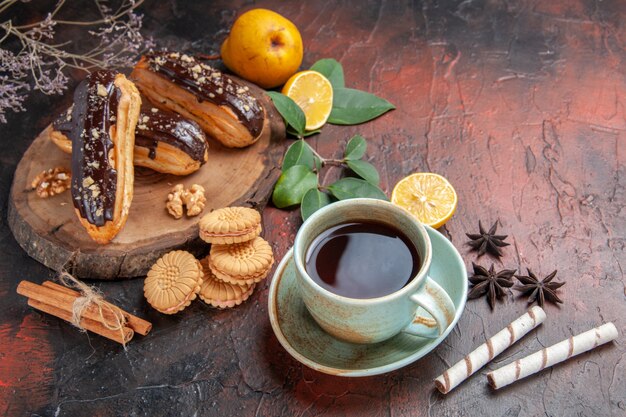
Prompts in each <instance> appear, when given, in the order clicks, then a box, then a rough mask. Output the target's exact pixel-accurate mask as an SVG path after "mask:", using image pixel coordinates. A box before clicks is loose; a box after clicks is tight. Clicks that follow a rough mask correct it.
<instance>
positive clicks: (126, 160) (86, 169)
mask: <svg viewBox="0 0 626 417" xmlns="http://www.w3.org/2000/svg"><path fill="white" fill-rule="evenodd" d="M140 107H141V98H140V96H139V92H138V91H137V89H136V88H135V85H134V84H133V83H132V82H130V81H129V80H128V79H126V77H125V76H124V75H123V74H118V73H115V72H112V71H96V72H93V73H91V74H89V75H88V76H87V78H86V79H85V80H83V81H82V82H81V83H80V84H79V85H78V87H77V88H76V90H75V91H74V106H73V107H72V109H71V114H70V115H69V119H70V120H68V122H69V123H70V125H69V130H68V135H67V136H68V137H69V138H70V139H71V140H72V188H71V190H72V200H73V203H74V208H75V209H76V214H77V215H78V219H79V220H80V222H81V224H82V225H83V226H84V227H85V229H86V230H87V233H89V236H91V238H92V239H93V240H95V241H96V242H98V243H100V244H105V243H108V242H109V241H111V239H113V238H114V237H115V235H117V233H118V232H119V231H120V229H121V228H122V227H123V226H124V224H125V223H126V219H127V217H128V211H129V209H130V204H131V201H132V198H133V180H134V168H133V147H134V143H135V126H136V125H137V119H138V117H139V109H140Z"/></svg>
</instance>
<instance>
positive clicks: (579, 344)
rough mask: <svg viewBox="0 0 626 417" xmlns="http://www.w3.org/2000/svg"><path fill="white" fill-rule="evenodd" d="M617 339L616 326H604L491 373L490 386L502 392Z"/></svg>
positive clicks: (488, 375) (488, 376)
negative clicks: (507, 387) (540, 372)
mask: <svg viewBox="0 0 626 417" xmlns="http://www.w3.org/2000/svg"><path fill="white" fill-rule="evenodd" d="M615 339H617V328H616V327H615V325H614V324H613V323H606V324H603V325H602V326H600V327H596V328H595V329H591V330H589V331H586V332H584V333H580V334H578V335H576V336H572V337H570V338H569V339H565V340H563V341H561V342H559V343H557V344H555V345H552V346H550V347H547V348H544V349H541V350H540V351H538V352H535V353H533V354H532V355H529V356H526V357H525V358H522V359H518V360H516V361H515V362H513V363H510V364H508V365H506V366H503V367H502V368H500V369H496V370H495V371H493V372H489V373H488V374H487V379H488V381H489V385H491V387H492V388H494V389H500V388H502V387H505V386H507V385H509V384H511V383H513V382H515V381H517V380H520V379H522V378H526V377H527V376H529V375H532V374H534V373H537V372H539V371H541V370H542V369H545V368H547V367H549V366H552V365H556V364H557V363H560V362H563V361H565V360H567V359H569V358H571V357H572V356H576V355H579V354H581V353H583V352H586V351H588V350H591V349H593V348H595V347H598V346H600V345H603V344H605V343H608V342H610V341H612V340H615Z"/></svg>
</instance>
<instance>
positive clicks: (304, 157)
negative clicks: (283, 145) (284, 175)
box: [282, 139, 315, 172]
mask: <svg viewBox="0 0 626 417" xmlns="http://www.w3.org/2000/svg"><path fill="white" fill-rule="evenodd" d="M294 165H304V166H307V167H309V168H311V169H313V168H314V166H315V165H314V160H313V151H312V150H311V147H310V146H309V145H308V144H307V143H306V142H305V141H304V140H302V139H300V140H297V141H296V142H294V143H293V144H292V145H291V146H289V148H288V149H287V152H285V156H284V157H283V167H282V171H283V172H285V171H287V170H288V169H289V168H291V167H292V166H294Z"/></svg>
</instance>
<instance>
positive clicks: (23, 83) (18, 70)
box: [0, 0, 154, 123]
mask: <svg viewBox="0 0 626 417" xmlns="http://www.w3.org/2000/svg"><path fill="white" fill-rule="evenodd" d="M94 1H95V6H96V8H97V10H98V13H99V15H100V19H96V20H88V21H71V20H62V19H58V18H57V16H58V15H59V13H60V12H61V10H62V8H63V6H64V5H65V2H66V0H59V1H58V2H57V5H56V6H55V8H54V10H52V11H51V12H50V13H48V15H47V16H46V18H45V19H43V20H41V21H39V22H35V23H31V24H27V25H15V24H14V23H13V21H12V20H10V19H9V20H4V21H3V20H2V18H1V17H2V14H3V13H4V12H6V11H7V10H9V9H10V8H11V6H14V5H15V4H16V3H20V1H19V0H0V29H3V30H4V35H0V123H6V112H7V111H8V110H11V111H15V112H17V111H23V110H24V108H23V105H22V104H23V101H24V100H25V99H26V97H27V95H28V92H29V91H30V90H38V91H41V92H42V93H44V94H48V95H51V94H59V93H61V92H63V91H64V90H65V89H66V88H67V83H68V81H69V79H68V77H67V75H66V74H65V73H64V71H65V70H66V69H68V68H70V69H78V70H82V71H85V72H90V71H92V70H95V69H98V68H109V69H115V68H123V67H132V66H133V64H134V62H135V60H136V58H137V56H138V55H139V54H141V53H142V52H143V51H144V50H146V49H148V48H150V47H152V46H154V43H153V41H152V39H151V38H146V37H144V36H143V35H142V34H141V27H142V18H143V16H142V15H140V14H136V13H135V9H137V7H139V6H140V5H141V4H142V3H143V1H144V0H117V1H116V0H112V1H107V0H94ZM114 3H115V5H114ZM63 25H71V26H80V27H91V29H89V30H86V32H87V33H86V35H88V36H89V38H90V39H91V40H92V41H93V42H94V43H95V46H93V47H92V48H91V49H89V50H87V51H80V50H79V49H78V50H77V49H76V46H77V45H79V44H84V43H85V42H84V39H81V42H80V43H78V42H77V43H74V42H73V41H68V42H63V43H55V39H54V38H55V29H56V27H58V26H63ZM15 41H17V42H15ZM9 43H11V45H13V44H16V43H17V47H16V48H9V47H8V46H7V44H9Z"/></svg>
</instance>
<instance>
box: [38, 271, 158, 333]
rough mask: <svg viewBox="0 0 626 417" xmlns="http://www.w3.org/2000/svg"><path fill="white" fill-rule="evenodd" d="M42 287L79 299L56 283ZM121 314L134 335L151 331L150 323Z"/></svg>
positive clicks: (112, 306) (75, 293)
mask: <svg viewBox="0 0 626 417" xmlns="http://www.w3.org/2000/svg"><path fill="white" fill-rule="evenodd" d="M41 285H42V286H44V287H48V288H51V289H53V290H56V291H59V292H62V293H64V294H68V295H73V296H75V297H79V296H80V293H79V292H78V291H75V290H73V289H71V288H68V287H66V286H63V285H60V284H57V283H56V282H52V281H44V282H43V283H42V284H41ZM104 303H105V304H107V305H108V306H109V307H111V308H118V309H119V307H117V306H115V305H113V304H111V303H109V302H107V301H105V302H104ZM119 310H120V311H121V312H122V314H123V315H124V317H125V318H126V326H128V327H130V328H131V329H133V330H134V331H135V332H136V333H139V334H140V335H142V336H145V335H147V334H148V333H149V332H150V330H152V323H150V322H149V321H147V320H144V319H142V318H140V317H137V316H135V315H133V314H130V313H129V312H127V311H124V310H121V309H119Z"/></svg>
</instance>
